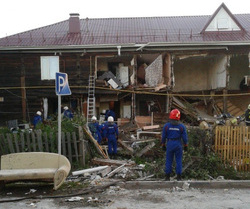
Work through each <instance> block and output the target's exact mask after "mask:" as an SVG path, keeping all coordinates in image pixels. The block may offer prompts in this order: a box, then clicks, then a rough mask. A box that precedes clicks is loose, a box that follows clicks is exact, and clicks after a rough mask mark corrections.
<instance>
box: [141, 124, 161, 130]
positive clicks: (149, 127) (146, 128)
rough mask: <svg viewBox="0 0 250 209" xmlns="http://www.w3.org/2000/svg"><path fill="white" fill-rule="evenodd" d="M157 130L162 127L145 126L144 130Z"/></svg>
mask: <svg viewBox="0 0 250 209" xmlns="http://www.w3.org/2000/svg"><path fill="white" fill-rule="evenodd" d="M157 128H160V125H153V126H143V127H142V130H152V129H157Z"/></svg>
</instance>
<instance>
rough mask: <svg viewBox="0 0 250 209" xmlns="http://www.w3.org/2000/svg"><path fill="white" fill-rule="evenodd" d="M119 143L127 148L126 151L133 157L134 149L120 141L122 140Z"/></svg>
mask: <svg viewBox="0 0 250 209" xmlns="http://www.w3.org/2000/svg"><path fill="white" fill-rule="evenodd" d="M117 142H118V143H119V144H120V145H121V146H122V147H123V148H125V149H126V151H128V152H129V154H130V155H133V153H134V149H133V148H132V147H129V146H128V145H126V144H125V143H124V142H123V141H122V140H120V139H119V140H118V141H117Z"/></svg>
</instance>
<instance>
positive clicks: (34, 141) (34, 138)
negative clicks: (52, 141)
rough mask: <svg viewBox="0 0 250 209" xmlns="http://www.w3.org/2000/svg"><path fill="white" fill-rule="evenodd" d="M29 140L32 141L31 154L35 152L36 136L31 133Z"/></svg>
mask: <svg viewBox="0 0 250 209" xmlns="http://www.w3.org/2000/svg"><path fill="white" fill-rule="evenodd" d="M31 139H32V147H33V152H36V136H35V133H34V132H31Z"/></svg>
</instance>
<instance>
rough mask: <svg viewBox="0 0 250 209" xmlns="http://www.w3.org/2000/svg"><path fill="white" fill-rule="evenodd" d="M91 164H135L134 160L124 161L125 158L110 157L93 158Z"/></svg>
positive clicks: (128, 165)
mask: <svg viewBox="0 0 250 209" xmlns="http://www.w3.org/2000/svg"><path fill="white" fill-rule="evenodd" d="M92 162H93V164H96V165H113V166H121V165H123V164H125V166H127V167H130V166H134V165H136V164H135V162H134V161H125V160H111V159H102V158H94V159H93V160H92Z"/></svg>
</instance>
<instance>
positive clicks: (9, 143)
mask: <svg viewBox="0 0 250 209" xmlns="http://www.w3.org/2000/svg"><path fill="white" fill-rule="evenodd" d="M6 137H7V140H8V145H9V151H10V153H14V152H15V151H14V147H13V141H12V137H11V134H6Z"/></svg>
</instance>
